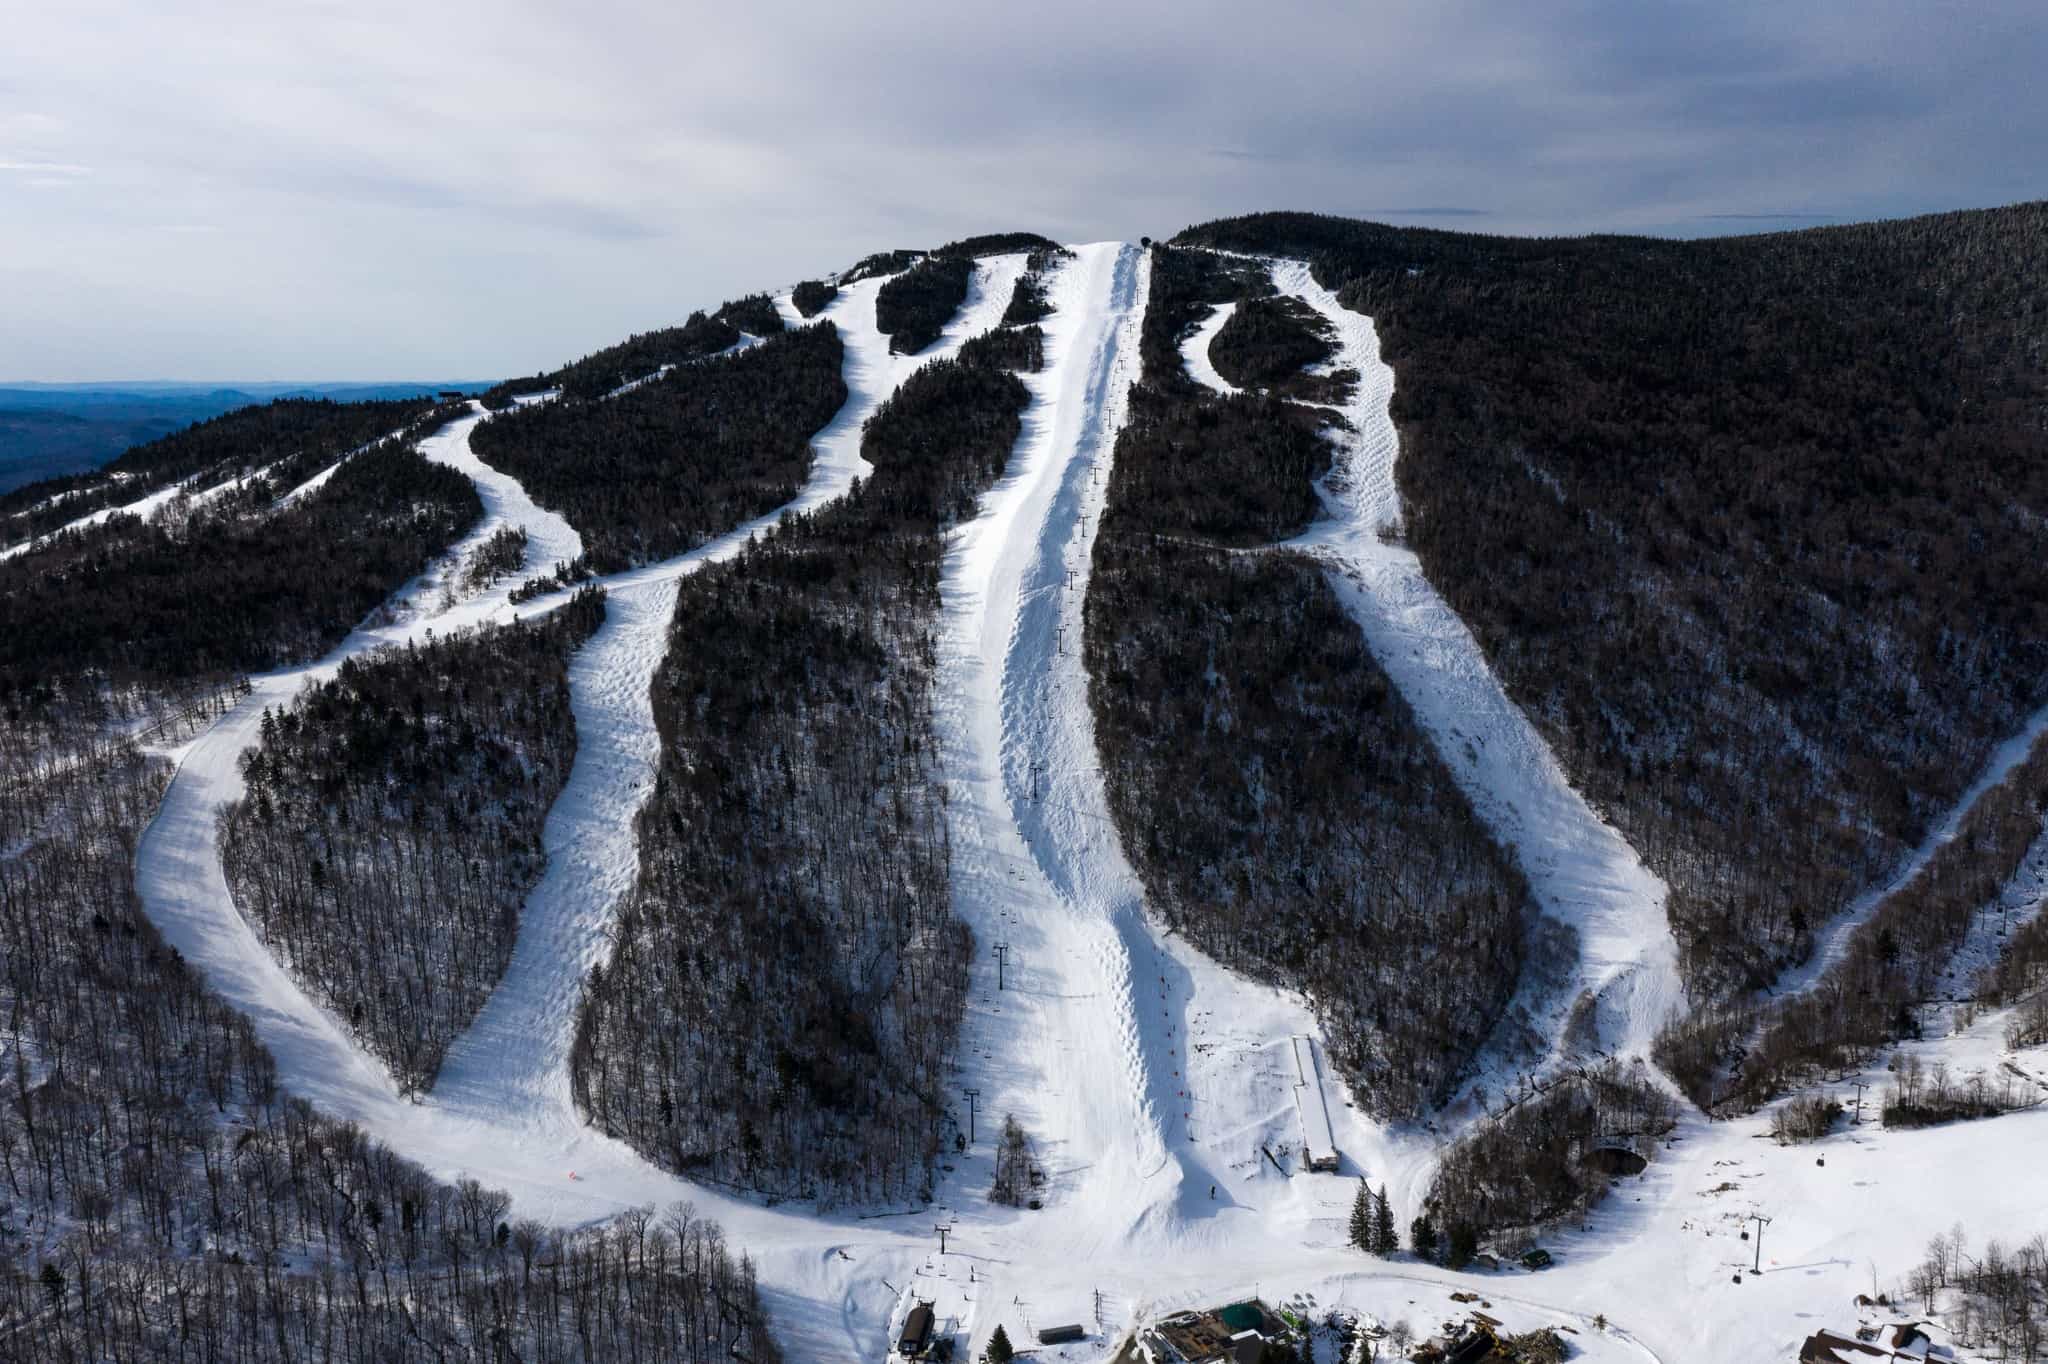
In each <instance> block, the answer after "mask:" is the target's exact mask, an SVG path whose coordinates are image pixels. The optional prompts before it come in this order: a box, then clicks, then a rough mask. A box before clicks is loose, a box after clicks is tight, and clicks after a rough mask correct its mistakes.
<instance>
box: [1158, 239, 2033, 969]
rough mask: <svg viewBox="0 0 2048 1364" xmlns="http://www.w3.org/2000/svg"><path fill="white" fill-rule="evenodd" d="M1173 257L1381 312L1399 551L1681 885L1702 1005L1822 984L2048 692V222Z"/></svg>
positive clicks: (1337, 244)
mask: <svg viewBox="0 0 2048 1364" xmlns="http://www.w3.org/2000/svg"><path fill="white" fill-rule="evenodd" d="M1182 239H1183V240H1186V241H1188V242H1192V243H1198V244H1203V245H1213V246H1218V247H1223V248H1228V249H1234V250H1242V251H1253V252H1269V253H1276V254H1282V255H1292V256H1301V257H1306V258H1308V259H1309V260H1310V261H1311V262H1312V263H1313V266H1314V269H1315V271H1316V275H1317V277H1318V279H1320V280H1321V281H1322V282H1323V283H1325V284H1326V285H1328V286H1330V287H1333V288H1336V289H1337V290H1338V292H1339V296H1340V298H1341V299H1342V300H1343V301H1344V302H1345V304H1346V306H1349V307H1353V308H1356V309H1357V310H1359V311H1361V312H1365V313H1368V314H1370V315H1372V316H1373V317H1374V319H1375V322H1376V325H1377V327H1378V329H1379V332H1380V335H1381V337H1382V339H1383V342H1384V345H1385V353H1386V355H1387V357H1388V359H1389V360H1390V362H1391V363H1392V364H1393V366H1394V368H1395V370H1396V374H1397V382H1396V386H1395V391H1394V400H1393V401H1394V409H1393V410H1394V416H1395V419H1396V421H1397V423H1398V425H1399V428H1400V432H1401V439H1402V452H1401V458H1400V461H1399V463H1398V465H1397V473H1398V477H1399V482H1400V488H1401V492H1402V496H1403V500H1404V505H1405V508H1406V513H1407V522H1408V535H1409V540H1410V543H1412V545H1413V546H1414V548H1415V549H1416V551H1417V553H1418V554H1419V555H1420V556H1421V558H1422V562H1423V565H1424V567H1425V569H1426V570H1427V572H1428V573H1429V576H1430V580H1431V581H1432V583H1434V584H1435V585H1436V586H1437V588H1438V590H1439V591H1441V592H1442V593H1443V594H1444V596H1445V597H1446V598H1447V599H1448V600H1449V601H1450V602H1451V604H1452V605H1453V606H1454V607H1455V608H1456V609H1457V610H1458V612H1459V613H1460V614H1461V616H1462V617H1463V618H1464V619H1465V620H1466V621H1467V622H1468V623H1469V624H1470V625H1471V627H1472V629H1473V631H1474V633H1475V634H1476V635H1477V636H1478V637H1479V640H1480V642H1481V644H1482V647H1483V648H1484V649H1485V651H1486V653H1487V656H1488V659H1489V661H1490V662H1491V663H1492V665H1493V667H1494V669H1495V671H1496V672H1497V673H1498V675H1499V676H1500V678H1501V680H1502V683H1503V685H1504V686H1505V687H1506V689H1507V691H1508V693H1509V695H1510V696H1511V697H1512V698H1513V699H1514V700H1515V701H1516V702H1517V703H1518V704H1520V705H1521V706H1522V707H1523V708H1524V710H1525V711H1527V713H1528V714H1529V715H1530V716H1531V718H1532V719H1533V720H1534V722H1535V723H1536V725H1537V727H1538V729H1539V730H1540V731H1541V732H1542V733H1543V734H1544V736H1545V738H1546V739H1547V740H1548V741H1549V742H1550V744H1551V746H1552V747H1553V749H1554V750H1555V751H1556V752H1557V754H1558V756H1559V758H1560V759H1561V760H1562V761H1563V763H1564V764H1565V767H1566V769H1567V771H1568V772H1570V774H1571V775H1572V778H1573V780H1574V782H1575V783H1576V784H1578V785H1579V787H1580V788H1581V789H1582V790H1583V791H1585V792H1586V793H1587V795H1588V796H1589V797H1590V798H1591V799H1592V800H1594V801H1595V802H1596V804H1598V806H1599V807H1600V808H1602V809H1603V810H1604V811H1605V812H1606V813H1607V814H1608V815H1609V817H1611V818H1612V819H1614V821H1615V822H1616V823H1617V825H1618V826H1619V827H1620V829H1621V830H1622V831H1623V832H1624V834H1625V835H1626V836H1627V837H1628V838H1629V840H1630V842H1631V843H1632V844H1633V845H1634V846H1635V847H1636V848H1637V849H1638V850H1639V851H1640V852H1641V854H1642V855H1643V857H1644V858H1645V860H1646V861H1647V862H1648V863H1649V865H1650V866H1651V867H1652V868H1653V869H1654V870H1655V871H1657V872H1658V874H1659V875H1660V876H1662V877H1663V878H1664V879H1665V880H1666V881H1667V882H1668V884H1669V885H1670V888H1671V894H1670V897H1669V901H1668V907H1669V912H1670V917H1671V924H1672V928H1673V931H1674V933H1675V934H1676V936H1677V938H1678V942H1679V945H1680V949H1681V956H1682V969H1683V971H1684V974H1685V978H1686V981H1687V983H1688V985H1689V986H1690V988H1691V990H1692V993H1693V995H1694V999H1695V1002H1696V1003H1706V1002H1709V1001H1727V1000H1733V999H1737V998H1739V997H1740V996H1742V995H1743V994H1744V993H1745V992H1747V991H1748V990H1750V989H1753V988H1756V987H1760V986H1763V985H1766V984H1767V983H1769V982H1770V981H1771V980H1772V979H1773V978H1774V977H1775V976H1776V974H1777V973H1778V972H1779V971H1780V970H1781V969H1782V968H1784V967H1785V966H1787V965H1789V964H1792V963H1796V962H1799V961H1801V960H1803V959H1805V958H1806V956H1807V955H1808V954H1809V953H1810V951H1811V950H1812V944H1813V941H1814V935H1815V932H1816V930H1817V929H1818V928H1819V926H1820V925H1822V924H1823V923H1825V922H1826V921H1827V919H1828V918H1829V917H1830V916H1832V915H1834V914H1835V913H1836V912H1837V911H1839V910H1840V909H1841V908H1842V907H1843V906H1844V905H1845V904H1846V903H1847V902H1848V901H1849V899H1850V898H1851V897H1852V896H1853V895H1855V894H1856V893H1857V892H1858V891H1859V890H1860V889H1862V888H1863V887H1864V886H1867V885H1869V884H1871V883H1873V882H1874V881H1876V880H1877V879H1879V878H1880V877H1881V875H1882V874H1883V873H1884V872H1885V870H1886V869H1887V868H1888V867H1891V866H1893V865H1895V864H1896V863H1897V862H1898V861H1899V859H1900V858H1901V856H1902V854H1903V853H1904V852H1905V850H1907V849H1908V848H1910V847H1912V846H1913V845H1914V844H1916V843H1917V842H1918V841H1919V839H1920V838H1921V836H1922V835H1923V834H1924V833H1925V831H1926V829H1927V828H1928V826H1929V825H1930V824H1931V823H1932V821H1933V820H1934V819H1935V818H1937V817H1938V816H1939V814H1940V813H1941V812H1942V811H1943V810H1944V808H1945V807H1946V806H1947V805H1948V804H1949V803H1951V802H1953V801H1954V800H1955V799H1956V797H1957V796H1958V795H1959V793H1960V792H1961V790H1962V788H1963V787H1964V785H1965V784H1966V783H1967V782H1968V781H1969V779H1970V776H1971V774H1972V773H1973V772H1975V771H1976V770H1977V769H1978V768H1979V767H1980V766H1981V764H1982V762H1983V761H1984V759H1985V756H1986V755H1987V753H1988V752H1989V750H1990V749H1991V747H1992V746H1993V745H1994V744H1995V743H1997V742H1998V741H1999V740H2000V739H2002V738H2004V737H2005V736H2007V735H2009V734H2011V733H2013V732H2015V731H2016V730H2018V729H2019V728H2020V725H2021V723H2022V721H2023V720H2024V718H2025V717H2026V716H2027V714H2028V713H2029V712H2030V711H2031V710H2033V709H2034V708H2036V707H2038V706H2040V705H2041V704H2042V703H2043V702H2044V700H2048V666H2044V665H2048V628H2044V627H2048V556H2043V555H2042V554H2041V553H2040V552H2039V532H2038V528H2039V527H2040V525H2041V524H2043V522H2042V517H2043V515H2044V513H2048V460H2044V459H2043V458H2041V455H2042V450H2043V442H2044V435H2043V432H2044V421H2043V414H2044V412H2048V366H2044V365H2043V364H2042V353H2043V347H2044V345H2048V340H2044V332H2043V328H2042V310H2043V309H2044V307H2048V303H2044V300H2048V249H2044V248H2048V206H2043V205H2040V204H2032V205H2022V206H2018V207H2014V208H2008V209H1996V210H1988V211H1983V212H1971V213H1955V214H1944V215H1939V216H1935V217H1928V218H1916V219H1910V220H1905V221H1901V222H1888V223H1872V224H1866V225H1861V226H1854V227H1839V228H1820V229H1814V230H1811V231H1806V232H1794V233H1780V234H1771V235H1765V236H1755V237H1741V238H1725V239H1718V240H1710V241H1692V242H1679V241H1663V240H1650V239H1637V238H1619V237H1589V238H1575V239H1557V240H1542V241H1533V240H1519V239H1511V238H1495V237H1481V236H1475V235H1467V234H1459V233H1445V232H1435V231H1426V230H1420V229H1400V228H1388V227H1382V226H1378V225H1374V224H1366V223H1355V222H1349V221H1346V220H1342V219H1335V218H1321V217H1314V216H1310V215H1302V214H1267V215H1258V216H1254V217H1250V218H1243V219H1232V220H1226V221H1223V222H1219V223H1212V224H1208V225H1206V226H1203V227H1200V228H1194V229H1190V230H1189V231H1188V232H1187V233H1185V234H1183V238H1182Z"/></svg>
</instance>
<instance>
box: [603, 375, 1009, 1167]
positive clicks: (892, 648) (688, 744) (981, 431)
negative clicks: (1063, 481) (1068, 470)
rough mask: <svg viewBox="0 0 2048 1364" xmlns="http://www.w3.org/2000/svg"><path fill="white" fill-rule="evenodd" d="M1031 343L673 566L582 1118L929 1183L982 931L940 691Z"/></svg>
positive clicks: (941, 390) (733, 1154)
mask: <svg viewBox="0 0 2048 1364" xmlns="http://www.w3.org/2000/svg"><path fill="white" fill-rule="evenodd" d="M1023 348H1024V349H1027V350H1029V349H1034V348H1035V343H1033V342H1030V341H1027V342H1026V343H1025V345H1024V347H1023ZM1018 349H1019V347H1018V346H1017V344H1016V343H1015V342H1014V341H1013V340H1012V339H1010V338H1001V337H997V338H990V339H988V340H985V341H981V340H978V341H975V342H970V343H969V344H968V345H967V346H966V347H964V348H963V349H962V351H961V353H960V356H959V358H958V359H952V360H937V361H933V362H932V363H930V364H928V365H926V366H925V367H924V368H922V369H920V370H918V371H917V372H916V373H915V374H913V375H912V376H911V377H910V378H909V379H907V380H906V381H905V382H904V384H903V385H902V387H901V388H900V389H898V391H897V392H896V393H895V394H894V395H893V396H892V397H891V398H890V399H889V400H888V401H887V402H885V403H884V404H883V405H882V406H881V407H880V408H879V409H878V410H877V411H876V413H875V414H874V416H873V417H872V418H871V419H870V420H869V422H868V425H867V427H866V429H865V431H864V432H863V436H862V443H861V449H862V454H863V455H864V456H865V458H866V459H867V460H868V461H869V463H871V464H872V465H873V466H874V471H873V473H872V475H871V476H870V477H868V478H867V479H865V480H863V481H860V482H857V483H856V484H855V485H854V487H853V489H852V491H851V492H849V493H848V495H847V496H846V497H845V498H844V499H843V500H841V501H840V502H838V503H835V504H833V505H832V506H830V507H828V508H825V509H824V510H821V511H819V512H816V513H813V514H810V515H803V516H797V515H792V516H790V517H787V518H785V519H784V520H783V522H782V523H781V525H780V526H778V527H777V528H776V529H775V530H774V531H773V532H772V533H770V534H769V535H767V536H765V537H762V538H761V539H759V540H758V541H756V542H755V543H754V544H752V545H750V546H749V547H748V548H747V549H746V550H745V551H744V552H743V553H742V554H741V555H740V556H738V558H736V559H735V560H733V561H732V562H730V563H728V564H724V565H715V566H711V567H708V568H706V569H705V570H704V571H702V572H700V573H698V574H695V575H693V576H692V577H690V578H687V579H685V580H684V581H683V583H682V584H681V587H680V595H679V600H678V602H677V606H676V610H675V615H674V618H673V622H672V624H671V628H670V636H669V640H670V647H669V651H668V654H667V657H666V658H665V659H664V661H663V663H662V667H661V670H660V672H659V673H658V674H657V675H656V678H655V682H654V687H653V700H654V713H655V721H656V724H657V726H658V728H659V730H660V733H661V740H662V744H661V751H662V757H661V764H660V767H659V769H658V771H657V774H656V778H655V787H654V792H653V795H652V798H651V799H650V800H649V801H648V803H647V805H646V807H645V809H644V810H643V812H642V814H641V816H640V824H639V842H640V880H639V883H638V885H637V887H636V889H635V891H634V892H633V894H632V895H631V896H630V897H629V899H628V901H627V903H626V905H625V907H624V909H623V911H622V914H621V917H620V922H619V924H618V928H617V931H616V938H615V948H614V953H613V956H612V959H611V960H610V961H609V962H607V963H605V964H604V965H603V966H602V967H601V968H596V969H593V970H592V972H591V974H590V978H589V982H588V985H587V988H586V990H585V992H584V996H583V1000H582V1003H581V1005H580V1006H579V1012H578V1020H577V1029H576V1039H575V1045H574V1051H573V1056H572V1079H573V1085H574V1092H575V1096H576V1101H577V1103H578V1105H579V1107H580V1108H581V1110H582V1111H583V1112H584V1113H585V1115H586V1116H587V1117H588V1118H589V1119H590V1120H591V1121H592V1122H593V1123H595V1124H596V1125H598V1126H599V1127H601V1128H602V1129H603V1130H605V1131H606V1132H608V1133H611V1134H615V1135H617V1136H620V1137H621V1138H623V1139H624V1140H626V1141H628V1142H629V1143H631V1144H632V1145H633V1146H634V1147H635V1148H636V1149H637V1150H639V1151H641V1152H642V1153H643V1154H644V1155H646V1156H647V1157H648V1158H650V1159H652V1160H654V1161H656V1162H657V1163H659V1164H661V1165H663V1166H665V1167H667V1168H669V1169H674V1170H678V1171H683V1172H686V1173H689V1174H691V1175H692V1176H693V1177H696V1178H700V1179H710V1180H714V1181H718V1182H723V1183H730V1184H734V1185H739V1186H742V1187H745V1188H749V1189H754V1190H758V1191H761V1192H765V1193H768V1194H771V1195H774V1196H778V1197H780V1196H791V1197H808V1198H815V1199H817V1200H818V1201H819V1202H821V1203H824V1204H830V1203H833V1202H836V1201H840V1200H852V1201H859V1202H877V1201H903V1200H913V1199H918V1198H922V1197H928V1196H929V1192H930V1177H931V1176H930V1166H931V1161H932V1159H933V1156H934V1154H935V1152H936V1150H937V1146H938V1141H939V1136H940V1130H941V1123H942V1120H943V1119H944V1117H945V1116H946V1114H947V1111H948V1103H947V1096H946V1095H945V1094H944V1093H943V1092H942V1086H943V1084H944V1081H945V1077H946V1074H947V1067H948V1065H949V1064H950V1060H951V1055H952V1050H953V1047H954V1043H955V1039H956V1036H957V1033H958V1028H959V1019H960V1013H961V1008H962V1004H963V997H964V991H965V988H966V978H967V961H968V953H969V949H970V942H969V935H968V931H967V929H966V927H965V925H963V924H962V923H961V922H960V921H959V920H958V919H957V918H955V917H954V915H953V913H952V904H951V896H952V887H951V880H950V875H949V850H948V846H947V836H946V819H945V809H944V803H945V796H944V789H945V788H944V777H943V773H942V772H941V771H940V770H939V766H938V753H937V748H936V740H935V737H934V734H933V726H932V715H931V706H932V697H931V689H932V685H933V673H934V669H935V667H936V663H937V659H936V644H935V636H936V632H937V628H938V624H937V614H938V609H939V598H938V589H939V575H940V566H941V561H942V559H943V555H944V551H945V540H944V530H945V527H946V526H948V525H949V524H952V523H953V522H954V521H956V520H958V519H959V518H960V517H961V516H964V515H966V514H969V513H970V512H971V510H972V508H973V505H974V499H975V497H976V496H977V495H978V494H979V493H980V492H981V491H982V490H984V489H986V488H987V487H988V486H989V485H990V484H991V483H992V482H993V481H994V480H995V479H996V478H997V477H999V476H1000V474H1001V471H1002V469H1003V467H1004V464H1005V462H1006V461H1007V459H1008V457H1009V452H1010V450H1011V448H1012V446H1013V445H1014V444H1015V442H1016V439H1017V435H1018V433H1019V431H1020V430H1021V416H1022V413H1023V411H1024V408H1025V407H1026V405H1027V403H1028V401H1029V393H1028V390H1027V389H1026V388H1025V386H1024V384H1023V383H1022V381H1021V380H1019V379H1018V378H1017V377H1016V375H1015V374H1013V373H1012V372H1010V370H1009V369H1008V368H1006V362H1007V358H1008V357H1010V356H1011V355H1012V354H1013V353H1014V352H1015V351H1016V350H1018Z"/></svg>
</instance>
